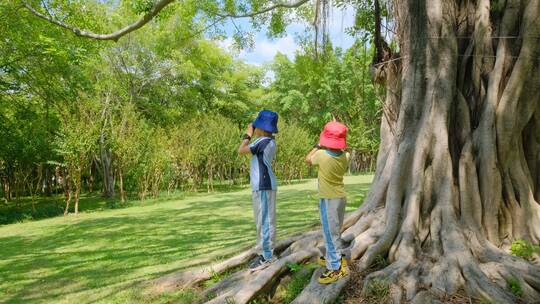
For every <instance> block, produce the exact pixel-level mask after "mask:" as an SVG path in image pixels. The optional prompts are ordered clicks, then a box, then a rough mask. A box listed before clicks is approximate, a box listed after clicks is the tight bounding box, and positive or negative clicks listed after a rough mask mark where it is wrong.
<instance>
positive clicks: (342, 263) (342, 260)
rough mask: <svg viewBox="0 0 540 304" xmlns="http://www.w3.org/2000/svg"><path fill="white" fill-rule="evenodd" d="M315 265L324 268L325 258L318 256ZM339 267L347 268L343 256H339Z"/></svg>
mask: <svg viewBox="0 0 540 304" xmlns="http://www.w3.org/2000/svg"><path fill="white" fill-rule="evenodd" d="M317 264H319V266H323V267H324V266H326V258H325V257H324V256H320V257H319V258H318V259H317ZM341 266H342V267H347V259H346V258H345V256H344V255H342V256H341Z"/></svg>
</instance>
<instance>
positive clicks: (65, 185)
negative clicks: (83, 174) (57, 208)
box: [57, 169, 72, 216]
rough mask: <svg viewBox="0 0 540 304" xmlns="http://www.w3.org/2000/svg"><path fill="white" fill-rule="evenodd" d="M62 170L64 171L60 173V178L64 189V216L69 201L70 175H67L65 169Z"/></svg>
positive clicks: (66, 212)
mask: <svg viewBox="0 0 540 304" xmlns="http://www.w3.org/2000/svg"><path fill="white" fill-rule="evenodd" d="M60 172H61V171H60ZM64 172H65V173H64V174H62V175H61V178H62V186H63V189H64V197H65V199H66V208H65V209H64V216H66V215H67V214H68V213H69V204H70V203H71V197H72V191H71V182H70V181H69V179H70V176H69V173H68V170H67V169H66V170H65V171H64ZM57 176H60V174H58V175H57Z"/></svg>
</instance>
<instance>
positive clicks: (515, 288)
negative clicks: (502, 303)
mask: <svg viewBox="0 0 540 304" xmlns="http://www.w3.org/2000/svg"><path fill="white" fill-rule="evenodd" d="M506 284H507V285H508V289H510V291H511V292H512V294H514V295H515V296H516V297H518V298H519V297H521V296H522V295H523V290H522V288H521V284H520V282H519V280H518V279H516V278H509V279H508V280H506Z"/></svg>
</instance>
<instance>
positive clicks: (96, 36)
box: [23, 0, 174, 41]
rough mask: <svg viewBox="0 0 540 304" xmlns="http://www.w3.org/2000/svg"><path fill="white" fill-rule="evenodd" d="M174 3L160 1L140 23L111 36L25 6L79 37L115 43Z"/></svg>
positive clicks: (137, 22)
mask: <svg viewBox="0 0 540 304" xmlns="http://www.w3.org/2000/svg"><path fill="white" fill-rule="evenodd" d="M172 2H174V0H159V1H157V2H156V3H155V4H154V5H153V6H152V8H151V9H150V10H149V11H148V12H147V13H146V14H145V15H144V16H143V17H142V18H141V19H139V20H138V21H136V22H134V23H132V24H130V25H128V26H126V27H124V28H121V29H119V30H117V31H114V32H112V33H109V34H97V33H93V32H89V31H86V30H82V29H80V28H77V27H75V26H72V25H70V24H66V23H64V22H62V21H60V20H57V19H54V18H52V17H50V16H46V15H44V14H42V13H40V12H39V11H37V10H36V9H34V8H33V7H32V6H31V5H30V4H28V2H26V1H23V3H24V6H25V7H26V9H28V10H29V11H30V12H31V13H32V14H34V15H35V16H37V17H39V18H41V19H43V20H46V21H48V22H50V23H52V24H55V25H58V26H60V27H63V28H65V29H67V30H69V31H71V32H73V33H74V34H75V35H77V36H81V37H86V38H92V39H97V40H114V41H118V39H119V38H120V37H122V36H124V35H127V34H129V33H131V32H133V31H135V30H137V29H139V28H141V27H142V26H144V25H145V24H147V23H148V22H150V20H152V19H153V18H154V17H155V16H156V15H157V14H159V12H160V11H161V10H162V9H163V8H164V7H165V6H167V5H169V4H171V3H172Z"/></svg>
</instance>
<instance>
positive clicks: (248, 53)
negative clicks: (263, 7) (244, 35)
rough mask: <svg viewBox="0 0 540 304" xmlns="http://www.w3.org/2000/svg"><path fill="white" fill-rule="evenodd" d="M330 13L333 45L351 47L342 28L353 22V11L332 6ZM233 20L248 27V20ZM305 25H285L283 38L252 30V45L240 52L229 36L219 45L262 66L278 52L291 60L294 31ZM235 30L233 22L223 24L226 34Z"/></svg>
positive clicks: (250, 62) (294, 45)
mask: <svg viewBox="0 0 540 304" xmlns="http://www.w3.org/2000/svg"><path fill="white" fill-rule="evenodd" d="M330 14H331V15H330V18H329V34H330V39H331V40H332V44H333V45H334V46H339V47H342V48H348V47H350V46H351V45H352V44H353V42H354V39H353V37H351V36H349V35H348V34H346V33H345V29H346V28H348V27H351V26H352V25H353V23H354V10H353V9H352V8H351V7H347V8H345V9H344V10H341V9H337V8H333V9H332V11H331V13H330ZM235 23H236V25H237V26H239V27H241V28H242V30H248V31H249V30H251V27H250V24H249V20H248V19H240V20H235ZM306 26H309V25H306V24H302V23H291V24H289V25H288V26H287V29H286V33H287V34H286V35H285V36H284V37H281V38H274V39H271V38H268V37H267V34H266V31H261V32H254V34H255V38H254V40H255V44H254V46H253V48H252V49H249V50H242V51H240V52H238V51H234V50H233V49H232V39H231V38H230V37H229V38H227V39H225V40H222V41H220V42H219V45H220V46H221V47H223V48H225V49H228V50H230V51H231V52H232V53H234V54H236V58H237V59H240V60H242V61H244V62H246V63H249V64H254V65H263V64H265V63H267V62H269V61H272V59H273V58H274V56H275V55H276V53H277V52H281V53H283V54H285V55H287V56H288V57H289V58H290V59H293V58H294V54H295V52H296V50H299V49H300V46H299V44H298V41H297V40H296V38H295V37H296V36H297V35H296V34H302V33H304V32H305V29H306ZM234 29H235V28H234V25H233V24H232V22H230V21H229V22H228V23H227V24H226V27H225V30H226V32H227V34H229V35H231V34H232V33H233V32H234Z"/></svg>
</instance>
